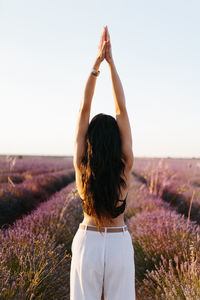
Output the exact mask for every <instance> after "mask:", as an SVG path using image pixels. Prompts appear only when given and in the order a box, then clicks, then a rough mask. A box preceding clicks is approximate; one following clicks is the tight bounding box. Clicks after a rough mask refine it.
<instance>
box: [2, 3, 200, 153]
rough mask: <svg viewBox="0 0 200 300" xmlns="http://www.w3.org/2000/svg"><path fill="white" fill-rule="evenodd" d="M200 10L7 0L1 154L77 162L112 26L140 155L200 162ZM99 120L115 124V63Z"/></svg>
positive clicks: (99, 96)
mask: <svg viewBox="0 0 200 300" xmlns="http://www.w3.org/2000/svg"><path fill="white" fill-rule="evenodd" d="M199 11H200V2H199V1H198V0H196V1H193V0H191V1H180V0H177V1H172V0H169V1H158V0H157V1H154V0H153V1H148V0H146V1H133V0H129V1H116V0H115V1H113V0H110V1H105V0H102V1H100V2H99V1H98V2H97V1H92V0H90V1H88V0H86V1H62V0H58V1H49V0H48V1H47V0H43V1H38V0H35V1H25V0H23V1H22V0H18V1H11V0H10V1H6V0H1V1H0V41H1V42H0V104H1V117H0V129H1V139H0V154H11V155H12V154H27V155H58V156H59V155H64V156H67V155H73V140H74V134H75V126H76V120H77V116H78V110H79V105H80V101H81V99H82V95H83V90H84V85H85V82H86V79H87V77H88V74H89V72H90V70H91V68H92V64H93V62H94V59H95V56H96V53H97V46H98V42H99V38H100V35H101V32H102V29H103V26H104V25H107V26H108V29H109V31H110V35H111V44H112V52H113V57H114V60H115V64H116V67H117V70H118V73H119V75H120V78H121V80H122V83H123V87H124V91H125V96H126V105H127V109H128V114H129V118H130V123H131V129H132V138H133V152H134V155H135V156H146V157H167V156H170V157H199V156H200V138H199V129H200V89H199V83H200V82H199V79H200V55H199V53H200V39H199V36H200V18H199ZM100 72H101V73H100V76H99V77H98V78H97V84H96V90H95V94H94V98H93V102H92V111H91V118H92V117H93V116H94V115H95V114H97V113H100V112H103V113H107V114H111V115H113V116H115V111H114V101H113V96H112V88H111V80H110V75H109V70H108V67H107V63H106V62H103V64H102V65H101V67H100Z"/></svg>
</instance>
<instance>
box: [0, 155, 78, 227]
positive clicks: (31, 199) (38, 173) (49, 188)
mask: <svg viewBox="0 0 200 300" xmlns="http://www.w3.org/2000/svg"><path fill="white" fill-rule="evenodd" d="M73 180H74V169H73V164H72V159H71V158H65V159H53V158H41V157H32V158H31V157H23V158H22V157H20V158H19V157H9V156H8V157H1V159H0V227H1V228H7V227H8V225H9V224H12V223H13V222H14V221H15V220H16V219H18V218H20V217H22V216H23V215H25V214H28V213H30V212H31V211H32V210H33V209H35V208H36V207H37V206H38V204H39V203H41V202H44V201H46V200H47V199H48V198H49V197H50V196H51V195H52V194H53V193H55V192H56V191H59V190H60V189H62V188H63V187H65V186H66V185H67V184H68V183H70V182H72V181H73Z"/></svg>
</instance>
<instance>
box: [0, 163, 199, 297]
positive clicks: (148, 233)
mask: <svg viewBox="0 0 200 300" xmlns="http://www.w3.org/2000/svg"><path fill="white" fill-rule="evenodd" d="M82 219H83V213H82V209H81V205H80V199H79V196H78V193H77V191H76V188H75V182H74V169H73V164H72V158H50V157H49V158H42V157H32V158H30V157H1V158H0V228H1V229H0V244H1V245H0V270H1V272H0V299H6V300H7V299H20V300H21V299H69V271H70V262H71V242H72V239H73V236H74V234H75V232H76V230H77V228H78V225H79V222H81V221H82ZM125 222H126V224H127V225H128V228H129V232H130V234H131V236H132V241H133V246H134V251H135V271H136V293H137V299H139V300H140V299H144V300H148V299H152V300H155V299H169V300H172V299H176V300H178V299H179V300H182V299H187V300H190V299H200V227H199V223H200V160H198V159H190V160H189V159H170V158H168V159H167V158H166V159H148V158H135V162H134V166H133V170H132V182H131V189H130V192H129V196H128V199H127V209H126V214H125Z"/></svg>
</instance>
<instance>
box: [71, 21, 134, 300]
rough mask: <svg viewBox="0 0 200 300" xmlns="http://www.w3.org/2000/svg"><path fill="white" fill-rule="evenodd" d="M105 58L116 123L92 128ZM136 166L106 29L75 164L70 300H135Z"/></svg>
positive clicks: (105, 120)
mask: <svg viewBox="0 0 200 300" xmlns="http://www.w3.org/2000/svg"><path fill="white" fill-rule="evenodd" d="M104 58H105V59H106V61H107V63H108V67H109V69H110V74H111V80H112V87H113V95H114V101H115V111H116V119H115V118H113V117H112V116H109V115H105V114H98V115H96V116H95V117H94V118H93V119H92V120H91V122H90V123H89V117H90V108H91V102H92V98H93V94H94V89H95V84H96V80H97V76H98V75H99V73H100V71H99V67H100V65H101V63H102V61H103V60H104ZM133 160H134V157H133V152H132V138H131V128H130V124H129V119H128V114H127V111H126V106H125V97H124V92H123V88H122V84H121V81H120V78H119V75H118V73H117V71H116V67H115V64H114V60H113V57H112V53H111V43H110V35H109V32H108V29H107V26H106V27H104V29H103V33H102V36H101V39H100V43H99V47H98V53H97V57H96V59H95V62H94V65H93V69H92V71H91V73H90V75H89V78H88V80H87V83H86V86H85V91H84V97H83V101H82V102H81V106H80V110H79V116H78V122H77V128H76V134H75V143H74V160H73V162H74V167H75V172H76V186H77V189H78V193H79V195H80V197H81V204H82V207H83V212H84V219H83V221H82V223H80V224H79V228H78V230H77V232H76V234H75V236H74V239H73V241H72V247H71V250H72V261H71V270H70V299H71V300H101V299H105V300H134V299H135V265H134V248H133V245H132V240H131V236H130V233H129V231H128V230H127V226H126V224H125V222H124V210H125V206H126V198H127V194H128V189H129V186H130V177H131V169H132V166H133ZM121 199H124V200H121ZM120 202H121V203H120Z"/></svg>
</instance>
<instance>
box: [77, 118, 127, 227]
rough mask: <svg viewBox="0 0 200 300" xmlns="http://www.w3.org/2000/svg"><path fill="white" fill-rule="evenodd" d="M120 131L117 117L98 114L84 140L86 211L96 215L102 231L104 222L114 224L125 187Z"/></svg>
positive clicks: (82, 170) (83, 172) (83, 170)
mask: <svg viewBox="0 0 200 300" xmlns="http://www.w3.org/2000/svg"><path fill="white" fill-rule="evenodd" d="M121 146H122V145H121V137H120V131H119V127H118V124H117V121H116V119H115V118H113V117H112V116H110V115H106V114H102V113H100V114H98V115H96V116H94V117H93V119H92V120H91V122H90V124H89V126H88V130H87V133H86V138H85V149H84V153H83V157H82V161H81V174H82V180H81V183H82V189H83V195H84V211H85V212H86V213H87V214H89V215H91V216H94V218H95V223H96V225H97V227H98V229H99V231H101V226H102V225H103V226H104V225H105V221H106V220H109V222H111V223H113V220H112V218H115V217H116V216H117V209H116V203H117V201H118V200H119V199H120V198H119V197H120V196H121V189H120V187H121V186H123V187H126V182H125V181H124V179H123V178H122V174H123V175H124V176H125V174H124V169H125V163H124V158H123V155H122V150H121V148H122V147H121Z"/></svg>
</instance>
